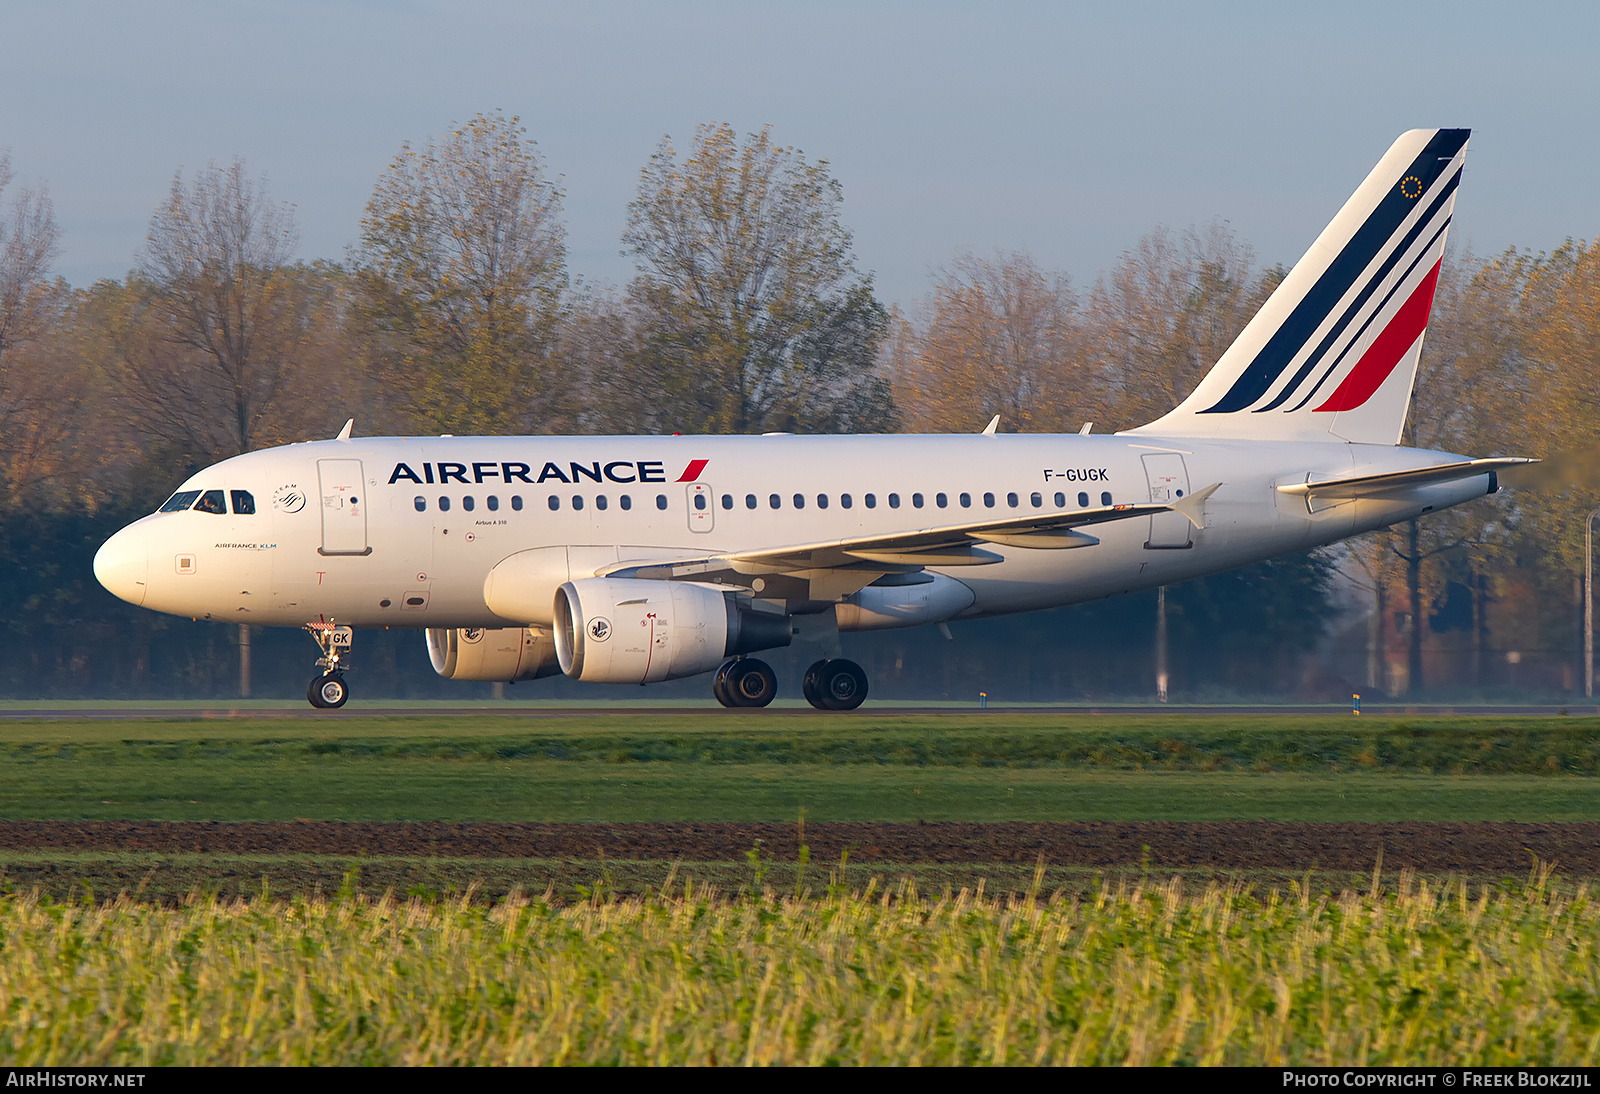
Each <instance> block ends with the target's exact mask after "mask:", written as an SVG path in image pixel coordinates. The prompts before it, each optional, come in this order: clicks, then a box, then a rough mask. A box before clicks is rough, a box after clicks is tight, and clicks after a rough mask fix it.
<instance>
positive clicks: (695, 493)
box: [689, 482, 717, 532]
mask: <svg viewBox="0 0 1600 1094" xmlns="http://www.w3.org/2000/svg"><path fill="white" fill-rule="evenodd" d="M716 500H717V499H716V495H715V494H714V493H713V492H712V490H711V487H709V486H707V485H706V484H705V483H703V482H696V483H690V484H689V531H691V532H709V531H711V526H712V525H713V524H714V523H715V522H716Z"/></svg>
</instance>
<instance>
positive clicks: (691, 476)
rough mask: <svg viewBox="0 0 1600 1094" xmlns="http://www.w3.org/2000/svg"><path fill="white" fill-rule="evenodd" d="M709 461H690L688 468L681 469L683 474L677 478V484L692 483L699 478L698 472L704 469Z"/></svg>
mask: <svg viewBox="0 0 1600 1094" xmlns="http://www.w3.org/2000/svg"><path fill="white" fill-rule="evenodd" d="M710 462H711V461H710V460H690V461H689V466H688V467H685V468H684V469H683V474H681V475H679V476H678V481H679V482H694V481H695V480H696V479H698V478H699V477H700V472H702V471H704V470H705V469H706V464H708V463H710Z"/></svg>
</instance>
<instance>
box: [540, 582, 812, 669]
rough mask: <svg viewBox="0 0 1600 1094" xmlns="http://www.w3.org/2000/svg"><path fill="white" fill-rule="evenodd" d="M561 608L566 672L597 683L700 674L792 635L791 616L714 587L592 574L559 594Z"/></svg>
mask: <svg viewBox="0 0 1600 1094" xmlns="http://www.w3.org/2000/svg"><path fill="white" fill-rule="evenodd" d="M554 607H555V643H556V657H557V659H558V660H559V662H560V664H561V671H562V672H564V673H566V674H567V675H568V676H570V677H572V678H573V679H574V680H585V681H588V682H590V683H601V684H649V683H653V682H655V681H657V680H676V679H677V678H679V677H682V676H697V675H699V674H700V673H702V672H710V671H711V670H712V669H714V668H716V667H717V666H718V665H720V664H721V663H722V661H723V659H724V658H727V657H731V656H733V655H735V654H740V653H753V652H755V651H756V650H766V649H772V648H774V647H777V646H787V645H788V644H789V642H790V640H791V639H792V637H793V628H792V626H791V624H790V622H789V617H788V616H786V615H778V614H775V613H769V612H757V611H752V610H750V609H749V608H747V607H745V606H744V605H742V604H740V603H739V602H738V597H737V596H736V595H735V594H733V593H731V592H727V591H725V590H723V589H721V588H719V587H717V586H715V585H699V584H694V583H691V582H683V581H640V580H638V579H635V578H616V577H587V578H582V579H580V580H578V581H568V582H566V583H565V584H563V585H562V586H561V587H560V588H559V589H557V590H556V597H555V605H554Z"/></svg>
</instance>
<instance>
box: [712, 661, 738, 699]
mask: <svg viewBox="0 0 1600 1094" xmlns="http://www.w3.org/2000/svg"><path fill="white" fill-rule="evenodd" d="M738 663H739V662H738V661H724V662H723V663H722V666H721V667H720V668H718V669H717V675H716V677H715V679H713V680H712V681H711V697H712V698H714V699H715V700H716V701H717V702H719V703H721V704H722V705H723V706H725V707H735V706H738V705H739V704H738V703H737V702H735V701H734V698H733V696H732V695H731V694H729V692H728V674H729V672H731V671H732V669H733V666H735V665H737V664H738Z"/></svg>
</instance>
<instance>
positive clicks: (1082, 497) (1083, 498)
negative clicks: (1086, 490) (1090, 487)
mask: <svg viewBox="0 0 1600 1094" xmlns="http://www.w3.org/2000/svg"><path fill="white" fill-rule="evenodd" d="M1078 504H1079V505H1081V506H1082V507H1083V508H1085V509H1087V508H1089V495H1088V494H1082V493H1080V494H1079V495H1078Z"/></svg>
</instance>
